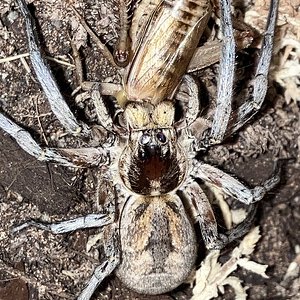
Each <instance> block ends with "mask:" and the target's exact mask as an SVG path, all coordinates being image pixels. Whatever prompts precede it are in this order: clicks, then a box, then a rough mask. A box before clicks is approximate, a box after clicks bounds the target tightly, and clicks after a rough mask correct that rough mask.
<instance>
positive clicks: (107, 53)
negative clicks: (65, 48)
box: [70, 5, 118, 67]
mask: <svg viewBox="0 0 300 300" xmlns="http://www.w3.org/2000/svg"><path fill="white" fill-rule="evenodd" d="M70 6H71V8H72V10H73V12H74V13H75V15H76V17H77V19H78V20H79V22H80V24H81V25H82V26H83V27H84V29H85V30H86V31H87V33H88V34H89V35H90V36H91V38H92V39H93V41H94V43H95V44H96V45H97V47H98V48H99V49H100V51H101V52H102V53H103V55H104V56H105V57H106V58H107V60H108V61H109V62H110V63H111V64H112V65H113V66H115V67H118V66H117V65H116V63H115V60H114V57H113V55H112V54H111V53H110V51H109V50H108V48H107V47H106V46H105V45H104V44H103V43H102V42H101V41H100V39H99V38H98V37H97V35H96V34H95V33H94V32H93V30H92V29H91V28H90V27H89V25H88V24H87V23H86V22H85V20H84V18H83V17H82V16H81V15H80V13H79V12H78V11H77V10H76V8H75V7H74V6H73V5H70Z"/></svg>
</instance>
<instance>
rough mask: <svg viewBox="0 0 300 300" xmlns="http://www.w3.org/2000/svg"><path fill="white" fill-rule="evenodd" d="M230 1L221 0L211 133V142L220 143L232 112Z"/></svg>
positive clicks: (232, 60)
mask: <svg viewBox="0 0 300 300" xmlns="http://www.w3.org/2000/svg"><path fill="white" fill-rule="evenodd" d="M230 2H231V1H230V0H221V1H220V4H221V30H222V34H223V45H222V54H221V59H220V69H219V79H218V92H217V107H216V111H215V115H214V118H213V123H212V128H211V132H210V135H209V140H211V143H219V142H220V141H222V140H223V137H224V134H225V132H226V129H227V125H228V121H229V117H230V114H231V100H232V91H233V79H234V69H235V67H234V63H235V41H234V35H233V28H232V20H231V9H230Z"/></svg>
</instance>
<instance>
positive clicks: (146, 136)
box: [140, 134, 151, 145]
mask: <svg viewBox="0 0 300 300" xmlns="http://www.w3.org/2000/svg"><path fill="white" fill-rule="evenodd" d="M150 141H151V137H150V135H149V134H143V135H142V136H141V137H140V144H141V145H147V144H148V143H149V142H150Z"/></svg>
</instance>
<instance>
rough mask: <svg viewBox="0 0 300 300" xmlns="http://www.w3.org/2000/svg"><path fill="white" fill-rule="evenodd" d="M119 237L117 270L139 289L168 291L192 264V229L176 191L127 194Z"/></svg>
mask: <svg viewBox="0 0 300 300" xmlns="http://www.w3.org/2000/svg"><path fill="white" fill-rule="evenodd" d="M120 237H121V249H122V255H121V264H120V265H119V267H118V269H117V271H116V274H117V276H118V277H119V278H120V280H121V281H122V282H123V283H124V284H125V285H126V286H127V287H129V288H130V289H132V290H135V291H137V292H138V293H143V294H153V295H155V294H161V293H165V292H168V291H170V290H172V289H174V288H176V287H177V286H179V285H180V284H181V283H182V282H183V281H184V280H185V279H186V278H187V277H188V275H189V274H190V272H191V270H192V268H193V266H194V263H195V258H196V249H197V246H196V245H197V244H196V238H195V233H194V229H193V227H192V225H191V223H190V220H189V219H188V217H187V215H186V213H185V210H184V207H183V205H182V203H181V200H180V199H179V197H178V196H177V195H175V194H174V195H170V194H168V195H165V196H157V197H156V196H155V197H138V198H135V197H132V198H130V199H129V200H128V202H127V203H126V204H125V208H124V210H123V212H122V216H121V220H120Z"/></svg>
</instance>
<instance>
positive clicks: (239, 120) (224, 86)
mask: <svg viewBox="0 0 300 300" xmlns="http://www.w3.org/2000/svg"><path fill="white" fill-rule="evenodd" d="M278 3H279V0H272V1H271V5H270V12H269V16H268V21H267V26H266V31H265V34H264V38H263V42H262V46H261V52H260V59H259V62H258V66H257V69H256V73H255V77H254V79H253V80H252V83H251V85H250V87H249V94H250V95H249V97H248V99H247V101H246V102H245V103H244V104H243V105H242V106H241V107H240V108H238V110H237V111H236V112H233V113H232V109H231V105H232V92H233V82H234V69H235V66H234V64H235V43H234V38H233V30H232V20H231V12H230V1H229V0H221V29H222V33H223V40H224V41H223V48H222V55H221V60H220V71H219V79H218V92H217V106H216V111H215V115H214V118H213V124H212V128H211V130H210V132H209V134H208V136H207V137H206V140H205V141H204V146H209V145H214V144H218V143H220V142H222V141H223V140H224V138H226V137H228V136H229V135H230V134H232V133H234V132H235V131H236V130H237V129H239V128H240V127H242V126H243V125H244V124H245V123H246V122H247V121H248V120H249V119H251V118H252V117H253V115H254V114H255V113H256V112H257V111H258V110H259V109H260V107H261V106H262V103H263V101H264V98H265V96H266V92H267V87H268V72H269V67H270V62H271V57H272V49H273V40H274V31H275V25H276V16H277V11H278Z"/></svg>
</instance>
